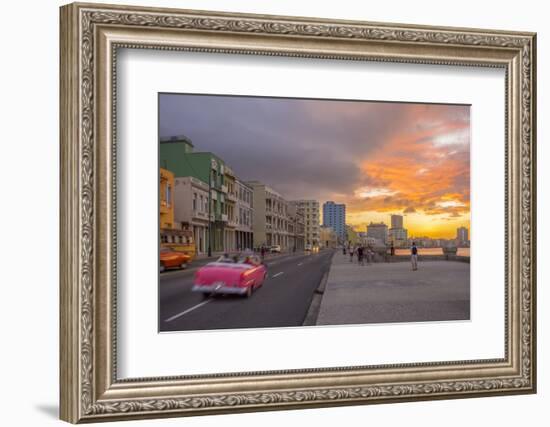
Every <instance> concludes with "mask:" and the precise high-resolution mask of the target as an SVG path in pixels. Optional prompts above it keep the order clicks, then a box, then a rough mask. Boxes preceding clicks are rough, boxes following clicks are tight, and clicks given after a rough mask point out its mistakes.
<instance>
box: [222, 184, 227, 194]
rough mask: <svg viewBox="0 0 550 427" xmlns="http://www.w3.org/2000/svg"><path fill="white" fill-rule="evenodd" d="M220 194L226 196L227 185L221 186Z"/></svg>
mask: <svg viewBox="0 0 550 427" xmlns="http://www.w3.org/2000/svg"><path fill="white" fill-rule="evenodd" d="M221 192H222V193H223V194H227V185H222V186H221Z"/></svg>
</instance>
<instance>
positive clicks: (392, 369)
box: [60, 3, 536, 423]
mask: <svg viewBox="0 0 550 427" xmlns="http://www.w3.org/2000/svg"><path fill="white" fill-rule="evenodd" d="M60 21H61V37H60V43H61V46H60V52H61V63H60V67H61V69H60V71H61V73H60V74H61V80H60V92H61V93H60V109H61V111H60V135H61V141H60V144H61V176H60V180H61V205H60V215H61V218H60V230H61V235H60V246H61V248H60V278H61V279H60V307H61V308H60V327H61V330H60V385H61V396H60V406H61V411H60V414H61V415H60V416H61V419H63V420H65V421H68V422H71V423H79V422H94V421H112V420H123V419H130V418H155V417H170V416H189V415H201V414H219V413H228V412H247V411H260V410H282V409H290V408H293V409H296V408H311V407H323V406H334V405H358V404H370V403H384V402H400V401H411V400H431V399H445V398H464V397H480V396H490V395H502V394H521V393H534V392H535V391H536V286H535V285H536V253H535V251H536V241H535V238H536V217H535V215H536V182H535V177H536V170H535V158H536V146H535V142H536V127H535V123H536V116H535V105H536V101H535V93H536V35H535V34H533V33H519V32H507V31H493V30H479V29H462V28H460V29H459V28H443V27H441V28H440V27H424V26H412V25H401V24H381V23H369V22H354V21H329V20H322V19H312V18H295V17H280V16H262V15H243V14H229V13H217V12H199V11H188V10H174V9H158V8H142V7H126V6H112V5H99V4H78V3H76V4H71V5H67V6H63V7H62V8H61V19H60ZM122 48H124V49H153V50H172V51H191V52H203V53H205V54H208V53H224V54H228V55H232V54H241V55H242V54H245V55H264V56H283V57H284V56H288V57H300V58H316V59H320V60H324V59H327V60H329V59H338V60H350V61H352V60H353V61H379V62H392V63H407V64H441V65H446V66H465V65H466V66H479V67H497V68H501V69H503V70H504V72H505V76H506V77H505V88H503V92H502V96H503V98H505V110H506V117H505V131H504V134H505V141H503V144H502V150H504V151H505V175H504V176H503V177H502V180H503V182H504V186H505V189H506V191H505V193H506V194H505V199H506V200H505V206H506V208H505V212H501V214H502V215H503V216H504V217H505V229H504V230H503V234H504V241H505V248H501V253H502V254H503V257H504V259H505V272H504V277H505V280H504V283H502V286H503V287H504V288H505V290H504V293H505V307H504V312H505V315H504V325H503V328H504V337H505V340H504V342H503V343H502V345H503V347H504V351H503V353H504V357H503V358H499V359H488V360H487V359H484V360H465V361H462V360H457V361H452V362H436V361H434V362H429V363H410V364H398V365H396V364H384V365H377V366H372V365H364V366H337V367H334V368H315V367H312V368H311V369H291V370H283V371H281V370H274V371H262V372H239V373H236V374H230V373H224V372H219V373H216V374H208V375H187V376H178V377H155V378H135V379H134V378H132V379H120V378H119V377H118V375H117V357H116V355H117V342H118V340H119V338H120V337H119V336H118V335H117V322H116V320H117V233H116V224H117V215H116V212H117V211H116V197H117V185H116V184H117V182H116V167H117V161H118V160H117V155H116V153H117V151H116V135H117V133H116V126H117V114H116V111H117V110H116V103H117V98H116V86H117V74H116V61H117V51H118V50H119V49H122ZM119 220H120V219H119Z"/></svg>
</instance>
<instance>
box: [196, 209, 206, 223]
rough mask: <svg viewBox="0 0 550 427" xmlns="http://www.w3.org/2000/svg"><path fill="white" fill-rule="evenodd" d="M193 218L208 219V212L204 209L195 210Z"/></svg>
mask: <svg viewBox="0 0 550 427" xmlns="http://www.w3.org/2000/svg"><path fill="white" fill-rule="evenodd" d="M193 218H197V219H202V220H204V221H208V213H207V212H203V211H193Z"/></svg>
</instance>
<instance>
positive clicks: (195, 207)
mask: <svg viewBox="0 0 550 427" xmlns="http://www.w3.org/2000/svg"><path fill="white" fill-rule="evenodd" d="M196 210H197V193H193V211H196Z"/></svg>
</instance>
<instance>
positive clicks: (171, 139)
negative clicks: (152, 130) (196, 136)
mask: <svg viewBox="0 0 550 427" xmlns="http://www.w3.org/2000/svg"><path fill="white" fill-rule="evenodd" d="M176 142H186V143H187V144H189V145H191V146H192V147H194V145H193V143H192V142H191V140H190V139H189V138H188V137H187V136H185V135H173V136H163V137H161V138H160V143H161V144H167V143H176Z"/></svg>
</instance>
